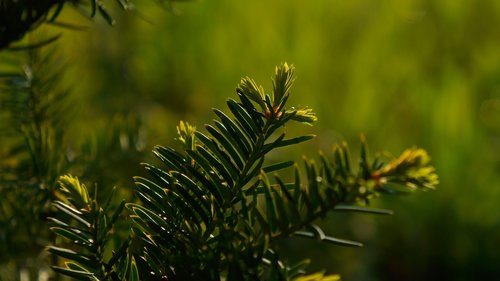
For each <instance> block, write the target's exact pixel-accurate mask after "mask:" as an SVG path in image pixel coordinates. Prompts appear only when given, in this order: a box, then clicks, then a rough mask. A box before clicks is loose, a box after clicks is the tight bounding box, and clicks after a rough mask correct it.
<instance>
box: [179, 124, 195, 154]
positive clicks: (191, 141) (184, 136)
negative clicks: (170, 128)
mask: <svg viewBox="0 0 500 281" xmlns="http://www.w3.org/2000/svg"><path fill="white" fill-rule="evenodd" d="M195 132H196V127H194V126H191V125H189V123H188V122H183V121H181V122H180V123H179V126H177V134H178V135H179V138H178V140H179V141H180V142H182V144H184V147H186V148H187V149H190V150H194V148H195V136H194V133H195Z"/></svg>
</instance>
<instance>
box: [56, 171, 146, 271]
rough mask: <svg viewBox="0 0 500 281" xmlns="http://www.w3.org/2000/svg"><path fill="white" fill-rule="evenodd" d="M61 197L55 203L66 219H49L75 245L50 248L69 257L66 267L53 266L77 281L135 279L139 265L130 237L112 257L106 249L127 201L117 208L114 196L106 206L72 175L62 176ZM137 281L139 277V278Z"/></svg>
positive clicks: (61, 234)
mask: <svg viewBox="0 0 500 281" xmlns="http://www.w3.org/2000/svg"><path fill="white" fill-rule="evenodd" d="M59 184H60V187H61V188H60V191H61V194H60V195H61V196H60V197H61V200H56V201H55V202H54V203H53V205H54V207H55V208H56V209H57V210H58V212H59V213H60V214H61V216H64V219H62V220H61V219H56V218H49V220H50V221H51V225H52V227H51V228H50V229H51V230H52V232H54V233H55V234H57V235H58V236H59V237H62V238H64V241H65V242H66V243H68V242H69V243H72V244H73V245H74V246H72V247H71V248H69V247H68V248H60V247H54V246H51V247H49V249H48V251H49V252H51V253H52V254H54V255H57V256H59V257H62V258H64V259H66V260H68V261H67V262H65V263H64V264H65V267H60V266H53V267H52V268H53V269H54V270H55V271H56V272H58V273H61V274H63V275H67V276H70V277H73V278H75V279H77V280H123V279H125V278H129V279H128V280H134V279H133V278H132V277H133V276H135V275H136V272H137V267H136V264H135V260H134V258H133V257H131V256H130V254H129V253H128V246H129V240H125V241H124V242H122V246H121V247H120V248H118V249H117V250H116V252H113V253H112V255H111V257H109V258H106V257H105V255H106V254H109V253H107V252H106V250H107V249H108V248H109V246H108V244H109V242H110V241H111V240H113V238H115V237H114V236H115V235H113V233H114V225H115V223H116V222H117V220H118V219H119V217H120V214H121V212H122V211H123V208H124V206H125V201H122V203H121V204H119V205H118V207H117V208H116V209H115V210H110V206H112V204H110V203H111V200H112V196H113V194H112V195H111V197H110V198H109V199H108V200H107V202H106V203H105V204H104V205H101V204H99V203H98V202H97V201H96V200H95V197H94V198H92V197H91V196H90V195H89V192H88V190H87V188H86V187H85V185H83V184H81V183H80V182H79V181H78V179H76V178H73V177H71V176H63V177H61V178H60V179H59ZM136 280H137V279H136Z"/></svg>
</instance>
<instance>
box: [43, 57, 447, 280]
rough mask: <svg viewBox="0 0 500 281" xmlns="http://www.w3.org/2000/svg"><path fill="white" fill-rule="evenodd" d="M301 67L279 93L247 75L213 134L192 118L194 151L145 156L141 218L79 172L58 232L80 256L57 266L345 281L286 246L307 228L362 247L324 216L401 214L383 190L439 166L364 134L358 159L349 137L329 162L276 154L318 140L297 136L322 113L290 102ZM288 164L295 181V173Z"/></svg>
mask: <svg viewBox="0 0 500 281" xmlns="http://www.w3.org/2000/svg"><path fill="white" fill-rule="evenodd" d="M293 72H294V68H293V67H292V66H289V65H287V64H286V63H285V64H282V65H280V66H279V67H277V68H276V72H275V77H274V79H273V92H272V95H269V94H266V93H265V92H264V90H263V88H262V87H261V86H259V85H258V84H257V83H255V81H253V80H252V79H250V78H248V77H247V78H243V79H242V80H241V82H240V84H239V85H238V87H237V94H238V100H233V99H229V100H228V101H227V106H228V109H229V111H230V112H231V114H232V117H231V116H230V115H228V114H227V113H225V112H223V111H221V110H219V109H214V113H215V115H216V116H217V119H216V120H214V123H213V125H206V126H205V128H206V133H203V132H201V131H198V130H196V129H195V127H193V126H191V125H189V124H188V123H184V122H181V123H180V125H179V126H178V135H179V136H178V140H179V141H180V142H181V143H182V145H183V148H182V149H181V150H180V151H178V150H175V149H173V148H170V147H162V146H158V147H156V148H155V151H154V153H155V154H156V156H158V158H159V159H160V160H161V162H162V163H163V165H164V166H163V167H157V166H154V165H150V164H144V166H145V168H146V169H147V171H148V172H149V174H150V176H149V177H148V178H145V177H136V178H135V183H136V196H137V199H138V200H139V201H140V202H134V203H128V204H126V207H127V209H128V210H129V212H130V215H129V216H125V217H120V216H119V214H120V213H121V209H122V207H123V204H120V205H119V206H120V207H119V208H117V210H114V211H111V210H108V207H106V206H109V205H108V204H104V205H101V204H99V202H98V201H97V200H95V197H92V198H91V196H90V195H89V192H88V190H87V189H86V188H85V186H84V185H82V184H80V183H79V181H78V180H77V179H75V178H73V177H69V176H65V177H62V178H61V180H60V182H61V191H62V196H61V200H58V201H56V202H55V203H54V206H55V207H56V208H57V209H58V210H59V211H60V213H61V214H62V215H64V216H65V217H64V218H58V219H52V221H53V223H54V226H53V227H52V230H53V231H54V232H55V233H56V234H57V235H59V236H60V237H63V238H65V240H66V242H69V243H70V244H73V245H71V246H70V245H67V244H63V247H59V246H58V247H55V246H53V247H50V249H49V251H51V252H52V253H53V254H55V255H57V256H60V257H62V258H65V259H67V260H68V262H66V263H65V266H63V267H54V269H55V270H56V271H58V272H60V273H63V274H65V275H68V276H71V277H73V278H76V279H79V280H301V281H306V280H338V279H339V276H338V275H325V274H324V273H322V272H319V273H313V274H309V275H307V274H306V266H307V264H308V262H307V261H303V262H300V263H298V264H288V263H287V262H286V259H284V257H282V256H281V255H280V251H279V249H278V247H277V243H278V242H280V241H282V240H283V239H288V238H289V237H291V236H300V237H305V238H311V239H318V240H321V241H323V242H326V243H332V244H336V245H341V246H348V247H352V246H354V247H358V246H361V243H358V242H355V241H349V240H345V239H339V238H335V237H331V236H328V235H326V234H325V233H324V232H323V230H322V229H321V228H320V227H319V226H317V225H316V224H315V222H316V221H317V220H318V219H321V218H322V217H324V216H325V215H326V214H327V213H328V212H364V213H372V214H390V213H391V212H390V211H388V210H382V209H374V208H369V207H367V205H368V204H369V202H370V200H371V199H372V198H373V197H376V196H378V195H379V194H385V193H394V192H396V193H397V192H401V191H403V190H408V189H409V190H414V189H424V190H426V189H433V188H434V187H435V185H436V184H437V183H438V180H437V175H436V174H435V171H434V168H433V167H432V166H430V164H429V160H430V159H429V157H428V155H427V153H426V152H425V151H424V150H422V149H418V148H411V149H408V150H406V151H405V152H403V153H402V154H401V156H400V157H398V158H397V159H392V160H391V161H389V162H388V163H383V162H381V161H380V160H377V159H376V160H373V161H370V160H369V159H368V153H367V148H366V143H365V140H364V137H362V139H361V142H362V148H361V153H360V159H359V163H358V167H357V168H354V165H352V164H351V158H350V155H349V149H348V147H347V145H346V144H340V145H336V146H335V148H334V150H333V153H332V154H331V155H320V156H319V161H318V163H316V161H315V160H312V159H304V161H303V167H302V168H301V167H300V166H301V165H298V164H297V163H296V162H295V161H291V160H290V159H284V160H285V161H283V162H278V163H268V162H267V161H266V157H267V156H268V155H269V154H270V153H273V152H274V151H276V150H277V149H283V148H285V147H288V146H293V145H296V144H299V143H302V142H304V141H307V140H310V139H311V138H313V137H314V136H312V135H302V136H294V137H287V133H286V126H287V125H289V124H291V123H293V122H300V123H304V124H308V125H310V124H312V123H313V122H314V121H316V116H315V114H314V113H313V112H312V110H311V109H309V108H305V107H299V108H295V107H288V106H287V101H288V98H289V95H290V88H291V86H292V83H293ZM288 168H293V174H292V178H293V179H292V180H291V181H287V180H285V178H286V176H284V175H283V173H284V170H285V169H288ZM277 172H280V173H281V175H278V174H277ZM287 174H288V173H287ZM110 200H113V198H111V199H110ZM110 212H113V213H114V214H110ZM120 218H123V219H124V220H125V221H128V222H129V223H130V226H131V232H130V235H129V238H128V239H124V240H123V242H122V243H119V245H121V246H120V247H116V246H113V245H112V244H110V243H107V242H108V238H109V235H108V234H111V233H112V229H113V228H114V227H115V223H117V222H119V221H120ZM64 245H67V246H64Z"/></svg>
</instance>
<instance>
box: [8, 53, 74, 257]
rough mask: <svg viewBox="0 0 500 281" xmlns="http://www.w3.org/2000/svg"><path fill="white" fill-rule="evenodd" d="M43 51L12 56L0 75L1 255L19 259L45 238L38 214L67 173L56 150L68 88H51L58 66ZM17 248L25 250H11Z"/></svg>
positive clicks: (60, 142)
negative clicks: (0, 158)
mask: <svg viewBox="0 0 500 281" xmlns="http://www.w3.org/2000/svg"><path fill="white" fill-rule="evenodd" d="M49 56H50V57H52V58H53V54H52V53H50V54H44V55H42V54H40V53H39V52H29V53H28V54H27V56H26V60H25V61H22V62H18V61H17V60H13V63H12V65H15V66H16V67H12V69H9V70H7V69H6V70H5V71H2V74H0V112H1V113H0V121H1V122H0V123H1V124H2V126H1V127H0V134H1V136H2V149H1V152H2V155H1V156H2V161H0V198H2V204H1V207H0V224H1V228H0V230H1V231H2V233H1V235H2V237H4V239H2V240H0V243H1V244H0V259H1V260H4V259H6V260H9V259H12V258H20V259H22V258H25V257H24V256H22V255H26V254H27V255H28V256H30V255H32V254H33V253H37V252H39V251H40V250H41V249H42V248H43V247H44V246H45V245H46V244H47V243H49V241H50V238H49V234H48V232H47V231H46V227H45V224H44V219H45V217H46V216H47V214H48V212H49V202H50V201H51V199H52V195H53V191H54V187H55V186H56V180H57V178H58V177H59V176H60V175H61V174H63V173H66V172H68V170H67V168H68V165H67V164H68V163H67V161H66V160H67V159H66V157H65V153H64V152H63V153H61V150H64V148H65V146H66V144H65V142H66V141H65V136H64V134H63V128H64V127H65V125H66V122H67V121H69V119H70V118H69V117H70V116H71V114H69V112H68V107H67V104H66V101H67V96H68V91H66V90H61V89H60V88H58V87H57V84H58V75H57V71H58V69H59V67H60V66H58V65H57V64H56V63H55V61H49V60H48V57H49ZM17 63H19V64H17ZM18 65H22V68H21V69H20V70H19V69H18V68H17V67H18ZM41 69H52V71H50V72H49V71H41ZM33 237H38V239H33ZM21 247H22V248H23V249H25V251H17V250H16V249H19V248H21Z"/></svg>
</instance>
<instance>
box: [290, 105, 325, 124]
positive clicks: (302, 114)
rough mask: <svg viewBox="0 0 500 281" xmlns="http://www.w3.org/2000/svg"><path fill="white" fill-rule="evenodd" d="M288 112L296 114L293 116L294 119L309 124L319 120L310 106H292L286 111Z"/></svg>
mask: <svg viewBox="0 0 500 281" xmlns="http://www.w3.org/2000/svg"><path fill="white" fill-rule="evenodd" d="M286 114H294V115H293V116H292V118H291V119H292V120H294V121H298V122H302V123H305V124H309V125H310V124H311V123H313V122H315V121H317V120H318V117H316V114H315V113H314V112H313V111H312V109H310V108H308V107H301V108H298V109H295V108H291V109H289V110H287V111H286Z"/></svg>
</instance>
